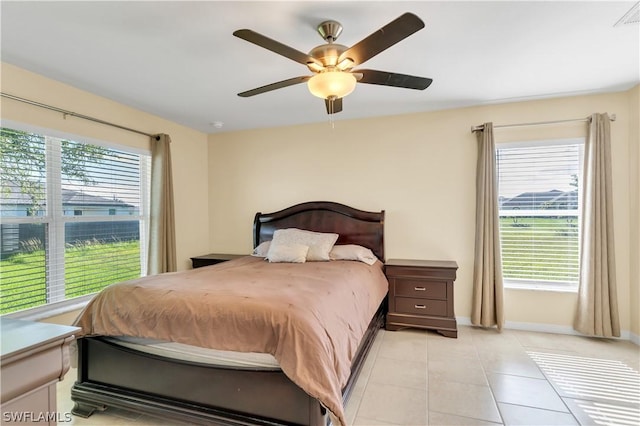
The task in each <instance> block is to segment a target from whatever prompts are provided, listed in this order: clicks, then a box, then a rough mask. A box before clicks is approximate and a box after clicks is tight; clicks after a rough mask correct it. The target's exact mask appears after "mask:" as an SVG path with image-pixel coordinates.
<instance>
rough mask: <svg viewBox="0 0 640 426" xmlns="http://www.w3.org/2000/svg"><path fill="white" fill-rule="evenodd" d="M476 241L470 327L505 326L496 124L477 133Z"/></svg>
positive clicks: (499, 327)
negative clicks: (494, 132)
mask: <svg viewBox="0 0 640 426" xmlns="http://www.w3.org/2000/svg"><path fill="white" fill-rule="evenodd" d="M476 135H477V139H478V164H477V169H476V238H475V257H474V268H473V304H472V310H471V323H472V324H473V325H479V326H482V327H492V326H494V325H495V326H497V328H498V330H502V326H503V324H504V285H503V280H502V257H501V256H502V255H501V250H500V233H499V227H500V223H499V214H498V177H497V172H496V149H495V140H494V137H493V123H485V124H484V126H483V129H482V130H480V131H478V132H476Z"/></svg>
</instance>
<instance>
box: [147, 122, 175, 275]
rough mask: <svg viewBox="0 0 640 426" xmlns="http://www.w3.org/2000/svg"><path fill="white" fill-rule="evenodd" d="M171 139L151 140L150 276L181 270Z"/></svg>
mask: <svg viewBox="0 0 640 426" xmlns="http://www.w3.org/2000/svg"><path fill="white" fill-rule="evenodd" d="M170 146H171V138H170V137H169V135H164V134H162V135H156V136H152V137H151V199H150V204H151V208H150V220H149V257H148V262H147V275H155V274H160V273H163V272H173V271H175V270H176V269H177V262H176V236H175V219H174V210H173V177H172V173H171V149H170Z"/></svg>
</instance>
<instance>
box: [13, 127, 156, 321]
mask: <svg viewBox="0 0 640 426" xmlns="http://www.w3.org/2000/svg"><path fill="white" fill-rule="evenodd" d="M0 131H1V135H0V172H1V192H0V218H1V224H0V241H1V245H0V248H1V253H0V254H1V257H0V291H1V296H0V313H1V314H5V313H9V312H15V311H19V310H23V309H27V308H33V307H37V306H46V305H49V304H52V303H56V302H61V301H65V300H68V299H72V298H75V297H79V296H84V295H88V294H91V293H95V292H97V291H99V290H101V289H102V288H104V287H106V286H107V285H109V284H112V283H115V282H119V281H124V280H128V279H133V278H137V277H139V276H141V275H143V273H144V271H145V269H146V266H145V265H146V238H145V235H146V232H145V229H146V226H147V223H148V220H147V218H148V208H147V203H148V198H149V197H148V195H147V193H148V188H149V184H148V180H149V167H150V156H149V155H147V154H137V153H132V152H125V151H121V150H118V149H113V148H107V147H105V146H101V145H91V144H86V143H81V142H75V141H70V140H66V139H60V138H56V137H51V136H45V135H40V134H35V133H29V132H24V131H20V130H13V129H8V128H2V129H0Z"/></svg>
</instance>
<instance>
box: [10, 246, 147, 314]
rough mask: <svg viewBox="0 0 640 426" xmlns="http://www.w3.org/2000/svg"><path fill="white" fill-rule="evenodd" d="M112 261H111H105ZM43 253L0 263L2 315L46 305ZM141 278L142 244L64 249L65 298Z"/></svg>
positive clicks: (12, 258) (13, 258)
mask: <svg viewBox="0 0 640 426" xmlns="http://www.w3.org/2000/svg"><path fill="white" fill-rule="evenodd" d="M105 259H109V261H105ZM46 274H47V271H46V266H45V253H44V250H36V251H33V252H30V253H20V254H16V255H13V256H11V257H9V258H7V259H4V260H1V261H0V314H5V313H8V312H13V311H16V310H20V309H26V308H30V307H33V306H38V305H41V304H43V303H45V302H46V289H45V280H46ZM139 276H140V244H139V243H138V242H137V241H133V242H120V243H109V244H100V243H94V244H76V245H74V246H69V247H67V249H66V250H65V283H66V284H65V297H66V298H71V297H76V296H82V295H85V294H89V293H94V292H97V291H99V290H101V289H102V288H104V287H106V286H107V285H109V284H113V283H116V282H120V281H126V280H130V279H133V278H137V277H139Z"/></svg>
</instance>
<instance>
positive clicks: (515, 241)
mask: <svg viewBox="0 0 640 426" xmlns="http://www.w3.org/2000/svg"><path fill="white" fill-rule="evenodd" d="M582 146H583V145H582V143H581V141H580V140H575V139H572V140H569V141H545V142H540V143H537V144H536V143H534V144H531V143H528V144H526V146H518V145H510V146H508V147H500V146H498V149H497V153H496V154H497V155H496V159H497V168H498V186H499V190H498V194H499V209H500V242H501V246H502V268H503V271H502V272H503V276H504V279H505V282H506V283H507V284H513V285H525V286H530V285H542V286H550V285H564V286H575V285H577V281H578V273H579V272H578V268H579V210H580V197H579V182H580V176H581V169H582V168H581V164H582Z"/></svg>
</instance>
